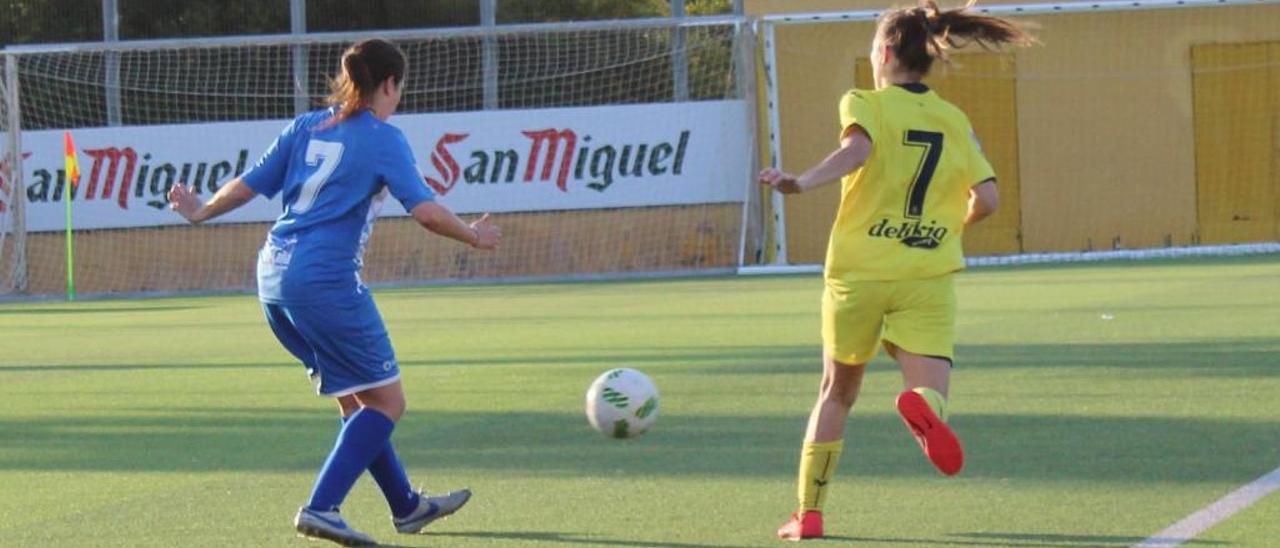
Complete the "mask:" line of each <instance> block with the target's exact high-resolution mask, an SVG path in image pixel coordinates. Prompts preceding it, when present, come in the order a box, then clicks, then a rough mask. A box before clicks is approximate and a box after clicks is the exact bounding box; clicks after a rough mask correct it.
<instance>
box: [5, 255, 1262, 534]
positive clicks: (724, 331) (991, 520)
mask: <svg viewBox="0 0 1280 548" xmlns="http://www.w3.org/2000/svg"><path fill="white" fill-rule="evenodd" d="M957 287H958V292H959V296H960V305H961V312H960V316H959V335H960V340H959V346H958V349H957V351H958V358H957V363H956V370H955V374H954V376H953V378H952V408H951V410H952V411H951V412H952V415H953V420H952V423H953V425H954V426H955V428H956V430H957V431H958V433H959V434H960V436H961V439H962V440H963V441H964V443H965V446H966V451H967V456H968V462H967V465H966V467H965V470H964V471H963V472H962V473H961V474H960V475H959V476H957V477H955V478H944V477H942V476H941V475H939V474H938V473H937V472H936V471H934V469H933V468H932V467H931V466H930V465H929V464H928V463H927V461H925V459H924V458H923V457H922V456H921V455H920V452H919V450H918V449H917V447H916V445H915V443H914V441H913V440H912V439H911V438H910V436H909V435H908V434H907V432H906V430H905V429H904V428H903V427H902V425H901V423H900V421H899V419H898V417H897V416H896V414H894V412H893V407H892V401H893V398H894V396H895V395H896V394H897V392H898V391H899V390H900V388H901V387H900V376H899V374H898V373H897V371H896V368H895V366H894V365H893V364H892V363H891V362H889V361H887V360H886V359H885V358H884V357H881V358H879V359H877V360H876V361H875V362H873V363H872V365H871V366H870V370H869V372H868V376H867V379H866V382H865V384H864V392H863V394H862V397H861V399H860V401H859V403H858V405H857V407H856V408H855V410H854V413H853V416H852V418H851V419H850V421H849V426H848V431H847V436H846V443H845V452H844V455H843V457H842V462H841V465H840V469H839V470H838V472H837V474H836V480H835V481H834V482H833V490H832V492H831V495H830V498H829V500H828V505H827V511H826V526H827V534H828V535H829V536H830V537H831V538H832V539H833V540H829V541H825V542H815V543H812V544H815V545H819V546H822V545H835V544H836V543H845V542H849V541H854V542H857V543H858V545H862V546H1028V547H1040V546H1046V547H1063V546H1068V547H1069V546H1128V545H1130V544H1133V543H1135V542H1138V541H1141V540H1142V539H1144V538H1146V537H1147V536H1149V535H1151V534H1154V533H1155V532H1157V531H1159V530H1161V529H1163V528H1165V527H1166V526H1168V525H1170V524H1172V523H1174V522H1175V521H1177V520H1179V519H1182V518H1183V517H1184V516H1186V515H1188V514H1190V513H1192V512H1194V511H1196V510H1197V509H1199V508H1202V507H1204V506H1206V505H1208V504H1210V503H1212V502H1213V501H1215V500H1216V499H1218V498H1219V497H1221V496H1223V495H1225V494H1227V493H1229V492H1231V491H1232V490H1234V489H1236V488H1238V487H1239V486H1241V485H1243V484H1245V483H1248V482H1250V481H1252V480H1254V479H1255V478H1257V477H1259V476H1261V475H1263V474H1265V473H1267V472H1270V471H1271V470H1272V469H1274V468H1275V467H1276V466H1277V464H1280V459H1278V458H1277V456H1278V446H1280V422H1278V417H1280V396H1278V395H1280V258H1277V257H1259V258H1246V259H1218V260H1212V261H1176V262H1146V263H1133V264H1093V265H1072V266H1064V267H1031V268H988V269H975V270H971V271H969V272H966V273H964V274H961V275H960V276H959V278H958V283H957ZM820 292H821V281H820V279H819V278H818V277H816V276H802V277H764V278H717V279H690V280H674V281H630V282H608V283H576V284H573V283H570V284H545V285H532V284H522V285H495V286H446V287H431V288H423V289H399V290H381V291H377V292H376V294H377V299H378V303H379V306H380V308H381V310H382V312H383V315H384V318H385V319H386V322H387V325H388V328H389V330H390V332H391V335H392V340H393V342H394V344H395V346H396V349H397V353H398V357H399V359H400V364H401V367H402V373H403V380H404V384H405V389H406V393H407V394H408V400H409V410H408V413H407V414H406V417H405V418H404V420H403V421H402V422H401V423H400V426H399V427H398V429H397V430H396V433H395V436H394V442H395V443H396V445H397V448H398V450H399V452H400V456H401V458H402V460H403V461H404V462H405V463H406V466H407V467H408V469H409V473H410V477H411V479H412V480H413V481H414V482H415V483H421V484H423V485H424V486H426V487H427V488H428V489H429V490H432V491H439V490H443V489H450V488H456V487H461V486H469V487H471V488H472V489H473V490H474V492H475V496H474V498H473V499H472V502H471V503H470V504H469V505H468V506H467V507H466V508H465V509H464V510H463V511H462V512H460V513H459V514H458V515H456V516H454V517H452V518H450V519H448V520H445V521H442V522H438V523H436V524H434V525H432V526H431V527H430V528H428V530H427V532H428V534H426V535H423V536H404V535H398V534H395V532H394V530H393V529H392V528H391V526H390V523H389V519H388V512H387V509H386V505H385V503H384V502H383V501H382V497H381V495H380V494H379V493H378V491H377V488H376V486H375V485H374V484H373V482H372V481H370V480H369V479H368V478H367V477H366V478H363V479H361V480H360V482H359V483H358V484H357V485H356V488H355V490H354V491H353V492H352V494H351V496H350V497H349V498H348V499H347V502H346V503H345V504H344V506H343V513H344V515H346V516H347V519H348V520H349V522H350V523H352V525H353V526H355V527H357V528H359V529H361V530H364V531H366V532H368V533H370V534H372V535H374V536H375V537H376V538H378V539H379V540H380V541H382V542H384V543H387V544H390V545H400V546H624V547H625V546H636V547H649V546H653V547H704V546H705V547H711V546H726V547H727V546H755V545H772V544H775V543H776V542H777V541H775V540H773V534H774V529H775V528H776V527H777V526H778V525H780V524H781V523H782V521H783V520H784V519H785V518H786V516H787V514H788V513H789V512H791V511H792V510H794V506H795V504H796V503H795V479H794V476H795V467H796V462H797V456H798V453H799V447H800V445H799V444H800V440H801V437H802V434H803V428H804V423H805V419H806V416H807V414H808V411H809V408H810V406H811V405H812V403H813V399H814V397H815V395H816V391H817V383H818V378H819V372H820V371H821V365H820V362H819V354H820V348H819V334H818V328H819V317H818V312H819V298H820ZM0 341H2V342H0V493H3V496H0V545H4V546H130V547H141V546H175V547H176V546H184V547H185V546H306V545H308V544H309V543H308V541H304V540H301V539H297V538H295V537H294V534H293V531H292V528H291V524H290V520H291V518H292V516H293V513H294V512H295V511H296V510H297V507H298V506H299V505H300V504H302V503H303V502H305V500H306V497H307V495H308V493H309V491H310V486H311V482H312V480H313V479H314V475H315V473H316V470H317V468H318V466H319V465H320V463H321V462H322V461H323V459H324V457H325V454H326V453H327V451H328V449H329V447H330V446H331V444H332V441H333V436H334V433H335V431H336V429H337V424H338V422H337V418H336V412H335V407H334V406H333V405H332V404H331V403H330V402H329V401H327V400H324V399H321V398H317V397H316V396H314V395H313V392H312V389H311V386H310V384H309V383H308V382H307V380H306V379H305V377H304V375H303V371H302V368H301V366H299V365H298V364H296V363H295V362H294V360H293V359H292V357H291V356H290V355H289V354H287V353H286V352H285V351H284V350H283V349H282V348H281V347H280V346H279V344H278V343H277V342H276V341H275V339H274V338H273V337H272V335H271V333H270V331H269V330H268V328H267V326H266V324H265V322H264V320H263V319H262V314H261V312H260V310H259V308H258V304H257V302H256V300H255V299H254V298H253V297H252V296H247V295H245V296H219V297H200V298H155V299H142V300H99V301H84V302H76V303H50V302H39V303H16V304H8V305H3V306H0ZM618 366H625V367H634V368H637V369H640V370H642V371H644V372H646V373H647V374H649V375H650V376H651V377H652V378H653V379H654V380H655V381H656V383H657V384H658V386H659V388H660V390H661V392H662V400H661V402H662V403H661V408H660V418H659V419H658V423H657V425H656V426H655V427H654V429H653V430H652V431H650V432H649V433H648V434H646V435H644V436H642V437H640V438H638V439H634V440H626V441H617V440H612V439H607V438H605V437H603V436H601V435H599V434H597V433H596V432H594V431H592V430H591V429H590V427H589V426H588V425H587V422H586V419H585V417H584V415H583V403H584V401H583V400H584V394H585V391H586V389H587V386H588V384H590V382H591V381H592V380H593V379H594V378H595V377H596V376H597V375H598V374H600V373H601V372H603V371H605V370H607V369H609V368H613V367H618ZM1278 497H1280V495H1276V496H1272V497H1270V498H1267V499H1263V500H1262V501H1260V502H1259V503H1258V504H1257V505H1256V506H1254V507H1252V508H1250V509H1248V510H1245V511H1244V512H1241V513H1240V514H1238V515H1237V516H1235V517H1234V518H1232V519H1229V520H1227V521H1226V522H1224V523H1223V524H1221V525H1219V526H1218V527H1215V528H1213V529H1210V530H1209V531H1208V532H1206V533H1205V534H1204V535H1202V536H1201V537H1199V538H1198V539H1197V540H1196V541H1195V542H1193V543H1192V544H1191V545H1192V546H1198V545H1203V546H1218V545H1236V546H1266V545H1268V543H1269V542H1272V541H1274V539H1275V538H1277V537H1278V536H1280V530H1277V525H1276V520H1275V519H1274V515H1275V513H1276V511H1277V509H1280V506H1278V504H1280V502H1278V501H1277V498H1278Z"/></svg>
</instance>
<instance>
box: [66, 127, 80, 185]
mask: <svg viewBox="0 0 1280 548" xmlns="http://www.w3.org/2000/svg"><path fill="white" fill-rule="evenodd" d="M62 154H63V159H64V160H65V164H66V169H67V181H68V182H70V183H71V188H78V187H79V186H80V160H78V159H76V143H75V141H72V140H71V132H70V131H64V132H62Z"/></svg>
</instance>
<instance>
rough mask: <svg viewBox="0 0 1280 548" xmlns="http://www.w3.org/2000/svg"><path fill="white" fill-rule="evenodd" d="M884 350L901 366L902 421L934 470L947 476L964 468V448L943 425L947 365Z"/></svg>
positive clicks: (930, 358) (948, 375)
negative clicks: (935, 468)
mask: <svg viewBox="0 0 1280 548" xmlns="http://www.w3.org/2000/svg"><path fill="white" fill-rule="evenodd" d="M886 347H887V349H888V350H889V354H890V355H891V356H893V359H895V360H897V362H898V365H900V366H901V367H902V383H903V388H904V390H903V392H902V393H901V394H899V395H898V401H897V406H898V413H899V414H900V415H901V416H902V421H903V422H904V423H906V425H907V428H908V429H909V430H910V431H911V434H912V435H913V436H915V438H916V442H917V443H919V444H920V449H921V450H922V451H924V454H925V456H926V457H928V458H929V461H930V462H932V463H933V465H934V466H936V467H937V468H938V471H940V472H942V473H943V474H946V475H948V476H952V475H955V474H957V473H959V472H960V469H961V468H963V467H964V449H963V448H962V447H961V446H960V440H959V439H958V438H957V437H956V435H955V432H953V431H952V430H951V427H950V426H948V425H947V422H946V421H947V410H946V409H947V401H946V398H947V389H948V387H949V386H950V381H951V362H950V361H948V360H946V359H943V358H937V357H933V356H922V355H920V354H915V353H912V352H908V351H906V350H904V349H902V348H900V347H897V346H894V345H892V344H886Z"/></svg>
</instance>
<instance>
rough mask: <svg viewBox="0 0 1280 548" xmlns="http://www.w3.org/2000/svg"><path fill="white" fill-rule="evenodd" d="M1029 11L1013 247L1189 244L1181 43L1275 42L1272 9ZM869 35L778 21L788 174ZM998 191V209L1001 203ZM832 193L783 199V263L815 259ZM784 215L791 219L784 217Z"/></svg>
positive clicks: (1191, 151) (1277, 19) (1187, 57)
mask: <svg viewBox="0 0 1280 548" xmlns="http://www.w3.org/2000/svg"><path fill="white" fill-rule="evenodd" d="M747 7H748V9H749V10H750V11H751V12H753V13H757V14H758V13H764V12H766V11H774V10H790V11H797V10H805V11H826V10H838V9H860V8H867V7H883V4H876V5H869V4H868V3H867V2H861V1H856V0H846V1H838V0H822V1H817V0H815V1H805V2H798V1H791V2H787V1H775V0H757V1H749V2H748V3H747ZM1031 19H1032V20H1034V21H1036V22H1038V23H1039V24H1040V25H1041V29H1040V30H1038V31H1037V34H1038V35H1039V36H1040V38H1041V40H1042V41H1043V42H1044V43H1043V45H1041V46H1037V47H1034V48H1030V49H1027V50H1020V51H1017V52H1016V53H1015V54H1014V66H1015V67H1016V68H1015V72H1016V87H1015V89H1014V96H1015V97H1016V99H1013V103H1014V105H1015V111H1016V116H1017V123H1016V126H1015V127H1014V128H1013V129H1012V131H1013V132H1014V133H1016V147H1015V150H1016V152H1015V153H1014V154H1015V156H1016V158H1015V161H1014V162H1013V164H1011V165H1012V166H1014V167H1013V169H1016V170H1017V176H1018V178H1019V182H1020V188H1019V190H1020V197H1019V199H1018V204H1019V205H1020V206H1021V207H1020V209H1021V215H1020V218H1019V219H1018V220H1017V222H1018V223H1019V224H1020V228H1021V235H1022V239H1021V248H1022V250H1023V251H1026V252H1040V251H1069V250H1085V249H1110V248H1112V247H1113V246H1118V247H1127V248H1134V247H1149V246H1161V245H1165V244H1166V243H1168V244H1174V245H1185V244H1189V243H1194V242H1196V241H1197V239H1198V230H1199V228H1198V225H1197V198H1196V147H1195V127H1194V126H1195V123H1194V116H1193V111H1194V108H1193V98H1192V87H1193V86H1192V76H1191V74H1192V65H1191V48H1192V46H1193V45H1196V44H1205V43H1215V42H1251V41H1264V40H1277V39H1280V9H1277V8H1276V7H1275V6H1274V5H1270V6H1239V7H1216V8H1194V9H1169V10H1148V11H1131V12H1101V13H1090V14H1073V15H1053V14H1046V15H1040V16H1035V17H1031ZM871 32H872V28H871V25H870V24H868V23H824V24H805V25H782V26H779V27H778V48H777V55H778V70H779V81H780V88H779V89H780V101H779V102H780V114H781V117H782V123H783V127H782V128H781V134H782V137H783V143H784V144H783V160H784V166H783V167H784V168H785V169H788V170H792V171H798V170H803V169H805V168H807V167H808V166H809V165H812V163H813V162H816V161H817V160H819V159H821V157H822V155H824V154H825V153H827V152H829V151H830V150H831V148H832V147H833V143H834V142H835V136H836V132H837V131H838V129H837V128H836V126H837V125H838V121H837V120H836V115H835V105H836V101H837V100H838V98H839V96H840V93H842V92H843V91H844V90H845V89H847V88H848V87H850V86H851V85H852V83H853V76H852V74H851V73H852V72H853V68H852V67H853V66H854V63H855V60H856V59H857V57H859V56H864V55H865V54H866V52H867V50H868V49H869V44H870V41H871ZM961 70H962V71H963V67H962V68H961ZM1261 85H1263V86H1265V85H1266V84H1265V83H1264V84H1261ZM1273 87H1274V86H1273ZM943 96H944V97H946V95H945V94H944V95H943ZM991 97H992V99H991V101H996V100H997V99H995V97H996V96H995V95H992V96H991ZM956 101H957V102H960V99H959V96H957V99H956ZM964 106H967V107H968V108H969V109H973V108H974V106H972V105H962V107H964ZM973 114H974V113H973V112H971V115H973ZM975 118H976V116H975ZM997 118H998V116H997ZM977 123H978V122H977V120H975V125H977ZM989 140H991V138H990V137H985V136H984V143H985V142H986V141H989ZM1273 155H1274V152H1273ZM1000 169H1001V168H1000V167H997V171H998V174H999V175H1001V176H1002V177H1003V176H1004V175H1003V174H1001V173H999V170H1000ZM1007 198H1008V197H1007V196H1006V202H1005V204H1004V205H1005V207H1008V206H1010V204H1009V202H1008V201H1007ZM836 199H838V197H837V195H836V193H835V191H834V190H833V189H823V191H819V192H815V193H814V194H813V195H812V196H800V197H797V198H794V199H789V203H788V205H787V212H788V216H789V217H788V226H787V229H788V240H789V242H788V243H789V246H790V248H789V251H790V258H791V260H792V261H793V262H818V261H820V260H821V257H822V254H821V249H822V248H823V247H824V246H825V239H826V236H827V230H828V228H829V226H828V225H826V224H824V222H829V219H828V218H821V216H819V215H816V214H815V213H813V212H814V211H820V210H821V209H822V208H834V203H833V201H834V200H836ZM793 211H795V212H796V213H797V216H798V217H800V218H792V217H791V214H792V212H793Z"/></svg>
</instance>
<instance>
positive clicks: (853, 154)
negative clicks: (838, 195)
mask: <svg viewBox="0 0 1280 548" xmlns="http://www.w3.org/2000/svg"><path fill="white" fill-rule="evenodd" d="M853 127H854V128H855V129H854V130H853V131H850V132H849V135H848V136H846V137H845V138H844V139H842V140H841V141H840V148H838V149H836V150H835V151H834V152H832V153H831V154H828V155H827V157H826V158H823V160H822V161H821V162H818V164H817V165H815V166H813V167H811V168H809V170H808V171H806V172H804V173H801V174H800V175H798V176H796V175H792V174H790V173H786V172H783V171H781V170H778V169H774V168H768V169H765V170H764V171H761V172H760V183H761V184H764V185H769V186H771V187H773V188H774V190H777V191H778V192H781V193H783V194H799V193H801V192H805V191H807V190H813V189H815V188H818V187H820V186H822V185H825V184H828V183H831V182H832V181H837V180H839V179H840V178H841V177H844V176H845V175H848V174H850V173H852V172H853V170H855V169H858V168H860V167H862V164H863V163H864V162H866V161H867V157H868V156H870V155H871V138H870V137H867V134H866V133H865V132H863V131H862V130H861V128H858V127H857V126H853Z"/></svg>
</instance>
